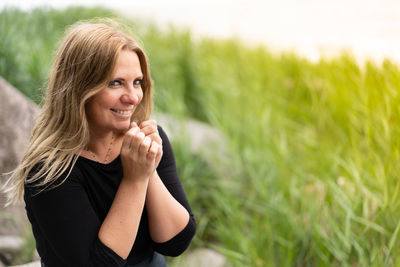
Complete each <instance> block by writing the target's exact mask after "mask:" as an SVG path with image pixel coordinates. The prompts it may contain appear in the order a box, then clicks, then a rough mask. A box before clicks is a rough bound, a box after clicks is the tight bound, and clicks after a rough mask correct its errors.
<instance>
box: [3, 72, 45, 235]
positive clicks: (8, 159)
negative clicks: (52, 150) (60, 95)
mask: <svg viewBox="0 0 400 267" xmlns="http://www.w3.org/2000/svg"><path fill="white" fill-rule="evenodd" d="M38 114H39V108H38V107H37V105H35V104H34V103H33V102H32V101H30V100H29V99H28V98H27V97H25V96H24V95H22V94H21V93H20V92H19V91H18V90H17V89H15V88H14V87H13V86H12V85H10V84H9V83H7V82H6V81H5V80H4V79H3V78H1V77H0V125H1V127H0V174H2V175H1V176H0V186H1V185H2V184H3V183H4V181H5V179H7V178H8V177H9V176H8V175H4V173H5V172H10V171H11V170H13V169H14V168H15V167H16V166H17V164H18V162H19V160H20V158H21V157H22V154H23V152H24V150H25V147H26V145H27V142H28V139H29V136H30V133H31V130H32V127H33V124H34V120H35V118H36V116H37V115H38ZM4 203H5V195H4V193H2V192H0V235H19V234H21V233H22V232H23V231H24V229H26V227H27V218H26V214H25V210H24V206H23V205H15V206H12V207H7V208H4Z"/></svg>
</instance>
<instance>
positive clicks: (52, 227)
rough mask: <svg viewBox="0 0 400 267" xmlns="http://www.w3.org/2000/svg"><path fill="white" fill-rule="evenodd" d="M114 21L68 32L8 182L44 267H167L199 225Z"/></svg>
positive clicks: (139, 64) (140, 56)
mask: <svg viewBox="0 0 400 267" xmlns="http://www.w3.org/2000/svg"><path fill="white" fill-rule="evenodd" d="M119 28H120V26H118V25H116V23H115V22H112V21H105V22H104V21H103V22H102V23H88V22H80V23H77V24H75V25H73V26H72V27H71V28H70V29H69V31H68V33H67V35H66V37H65V39H64V41H63V43H62V44H61V47H60V49H59V51H58V53H57V57H56V60H55V63H54V65H53V69H52V72H51V74H50V77H49V82H48V88H47V94H46V98H45V103H44V106H43V108H42V112H41V114H40V116H39V118H38V120H37V123H36V125H35V127H34V130H33V134H32V137H31V140H30V142H29V145H28V148H27V150H26V152H25V154H24V156H23V158H22V161H21V163H20V165H19V167H18V168H17V169H16V171H15V172H14V173H13V175H12V176H11V178H10V179H9V181H8V192H9V193H10V195H9V196H10V198H9V203H12V202H16V201H18V200H19V199H22V197H23V198H24V200H25V203H26V211H27V215H28V218H29V220H30V222H31V224H32V230H33V234H34V236H35V239H36V245H37V250H38V252H39V255H40V257H41V262H42V266H46V267H48V266H49V267H52V266H57V267H59V266H166V264H165V260H164V257H163V256H161V255H160V254H163V255H170V256H177V255H179V254H181V253H182V252H183V251H184V250H185V249H186V248H187V246H188V245H189V243H190V241H191V239H192V237H193V235H194V232H195V221H194V217H193V214H192V211H191V209H190V206H189V204H188V202H187V199H186V196H185V193H184V191H183V188H182V186H181V183H180V181H179V178H178V175H177V171H176V166H175V160H174V155H173V152H172V149H171V145H170V143H169V141H168V138H167V136H166V135H165V133H164V131H163V130H162V128H160V127H159V126H157V124H156V122H155V121H153V120H149V116H150V114H151V111H152V84H151V78H150V74H149V70H148V65H147V60H146V56H145V54H144V52H143V50H142V49H141V48H140V47H139V46H138V44H137V43H136V42H135V41H134V39H132V38H131V37H130V36H129V35H128V34H126V33H124V32H123V31H122V30H121V29H119Z"/></svg>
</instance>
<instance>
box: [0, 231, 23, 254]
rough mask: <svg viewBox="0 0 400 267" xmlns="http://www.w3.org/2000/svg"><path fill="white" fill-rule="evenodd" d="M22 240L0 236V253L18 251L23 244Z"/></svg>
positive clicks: (15, 237)
mask: <svg viewBox="0 0 400 267" xmlns="http://www.w3.org/2000/svg"><path fill="white" fill-rule="evenodd" d="M23 242H24V241H23V240H22V238H20V237H18V236H12V235H3V236H0V253H2V252H4V251H7V252H8V251H18V250H19V249H21V247H22V244H23Z"/></svg>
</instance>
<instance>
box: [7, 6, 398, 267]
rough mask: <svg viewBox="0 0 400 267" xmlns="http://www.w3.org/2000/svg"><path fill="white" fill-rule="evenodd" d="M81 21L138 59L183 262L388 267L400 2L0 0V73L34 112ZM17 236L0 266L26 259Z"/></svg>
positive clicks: (393, 249) (394, 235) (394, 233)
mask: <svg viewBox="0 0 400 267" xmlns="http://www.w3.org/2000/svg"><path fill="white" fill-rule="evenodd" d="M78 5H79V6H78ZM94 17H114V18H119V19H122V20H124V21H125V22H126V23H127V24H129V25H131V26H132V28H133V29H134V30H135V33H136V35H137V37H138V39H139V40H140V41H141V43H143V46H144V49H145V51H146V52H147V54H148V57H149V60H150V68H151V74H152V77H153V80H154V84H155V110H156V115H155V116H158V117H159V118H161V119H162V118H166V117H167V118H170V119H169V120H168V121H169V126H168V127H169V128H170V131H171V133H172V132H174V138H172V141H173V147H174V152H175V155H176V160H177V165H178V169H179V174H180V176H181V180H182V182H183V185H184V188H185V191H186V193H187V195H188V198H189V201H190V203H191V205H192V208H193V210H194V213H195V215H196V219H197V222H198V230H197V234H196V237H195V239H194V242H193V243H192V245H191V247H190V250H189V252H190V251H195V250H196V249H205V248H207V249H210V250H212V251H214V252H215V253H218V254H219V255H220V256H221V257H223V262H224V263H225V265H229V266H395V265H396V263H398V262H399V260H400V256H399V254H398V251H399V249H400V239H399V236H398V231H399V228H400V220H399V215H400V208H399V205H400V196H399V194H400V180H399V173H400V165H399V164H398V162H399V159H400V153H399V152H400V150H399V148H400V147H399V142H400V131H399V130H400V128H399V125H400V124H399V122H400V121H399V111H400V106H399V100H400V88H399V85H400V70H399V65H398V64H399V62H400V49H399V47H400V2H398V1H391V0H381V1H377V0H364V1H360V0H350V1H344V0H338V1H329V0H327V1H317V0H303V1H295V0H284V1H257V0H247V1H244V0H231V1H225V0H216V1H211V0H204V1H178V0H172V1H168V2H166V1H159V0H149V1H129V2H128V1H118V0H114V1H105V0H103V1H100V0H98V1H94V0H93V1H90V0H87V1H85V0H80V1H61V0H60V1H59V0H53V1H40V0H39V1H22V0H20V1H2V2H0V76H2V77H3V78H4V79H5V80H7V81H8V82H9V83H10V84H11V85H12V86H14V87H16V88H17V89H18V90H19V91H20V92H22V93H23V94H24V95H25V96H26V97H28V98H29V99H30V100H31V101H33V102H34V103H36V104H37V105H39V106H40V99H41V96H42V93H43V88H45V84H46V78H47V74H48V72H49V69H50V67H51V64H52V60H53V58H54V51H55V49H56V48H57V46H58V43H59V41H60V38H61V37H62V35H63V32H64V30H65V28H66V26H68V25H70V24H72V23H74V22H76V21H77V20H80V19H89V18H94ZM171 118H172V119H171ZM178 124H179V127H178V126H176V125H178ZM175 126H176V127H175ZM175 128H179V131H178V130H176V129H175ZM174 129H175V130H174ZM193 129H195V130H193ZM199 133H200V136H197V135H199ZM204 136H206V138H204ZM201 138H203V139H201ZM210 140H211V141H212V142H210ZM4 171H6V170H1V169H0V172H4ZM2 217H3V218H9V217H10V216H9V214H8V213H7V211H2V213H1V214H0V219H1V218H2ZM21 235H22V236H23V238H24V240H25V241H24V245H23V251H22V252H21V251H20V252H18V253H15V254H13V255H12V256H10V257H9V259H8V260H9V262H10V264H21V263H24V262H29V261H32V260H33V258H32V257H33V256H32V255H33V253H32V252H33V251H34V249H35V247H34V241H33V237H32V235H31V234H30V232H29V230H28V231H26V232H25V231H24V233H21ZM185 257H187V256H186V254H185V255H184V256H182V257H179V258H178V259H174V260H172V259H169V261H170V262H171V264H172V265H176V266H178V265H183V266H184V265H185V263H184V262H185V260H186V259H185ZM194 266H196V265H194ZM197 266H199V265H197ZM209 266H210V265H209ZM221 266H222V265H221Z"/></svg>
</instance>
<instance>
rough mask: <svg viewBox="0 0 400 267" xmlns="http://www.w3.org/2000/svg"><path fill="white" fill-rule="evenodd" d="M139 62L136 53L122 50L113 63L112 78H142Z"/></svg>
mask: <svg viewBox="0 0 400 267" xmlns="http://www.w3.org/2000/svg"><path fill="white" fill-rule="evenodd" d="M142 75H143V73H142V69H141V66H140V60H139V57H138V55H137V53H136V52H134V51H130V50H122V51H121V52H120V53H119V55H118V58H117V60H116V62H115V66H114V69H113V71H112V76H114V77H115V76H136V77H137V76H142Z"/></svg>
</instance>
